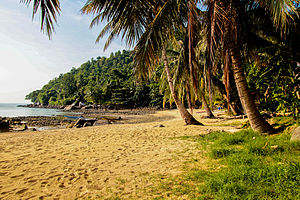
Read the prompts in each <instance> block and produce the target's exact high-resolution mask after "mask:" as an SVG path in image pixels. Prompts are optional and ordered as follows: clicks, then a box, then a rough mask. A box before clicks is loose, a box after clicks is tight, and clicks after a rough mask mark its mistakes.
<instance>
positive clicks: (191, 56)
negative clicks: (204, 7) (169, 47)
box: [188, 0, 215, 118]
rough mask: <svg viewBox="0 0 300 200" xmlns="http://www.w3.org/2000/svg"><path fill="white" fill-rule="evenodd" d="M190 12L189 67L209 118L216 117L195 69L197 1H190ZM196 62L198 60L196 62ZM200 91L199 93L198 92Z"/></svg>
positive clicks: (194, 87)
mask: <svg viewBox="0 0 300 200" xmlns="http://www.w3.org/2000/svg"><path fill="white" fill-rule="evenodd" d="M188 7H189V12H188V38H189V69H190V77H191V80H192V84H193V89H194V92H195V94H196V96H197V97H198V99H199V100H200V99H201V101H202V103H203V106H204V109H205V112H206V114H207V117H208V118H215V116H214V114H213V113H212V111H211V109H210V108H209V106H208V104H207V101H206V99H205V96H204V94H203V93H202V92H201V91H200V90H199V88H198V85H197V84H198V83H199V82H198V80H197V77H196V76H197V75H196V71H195V66H194V63H193V61H194V60H195V51H194V42H193V34H194V33H193V21H194V19H193V11H194V9H195V7H196V3H195V2H192V0H189V2H188ZM195 63H196V62H195ZM198 92H199V93H198Z"/></svg>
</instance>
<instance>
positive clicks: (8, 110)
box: [0, 103, 67, 117]
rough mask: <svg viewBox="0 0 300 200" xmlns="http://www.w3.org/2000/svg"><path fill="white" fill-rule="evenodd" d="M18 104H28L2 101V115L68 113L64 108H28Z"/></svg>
mask: <svg viewBox="0 0 300 200" xmlns="http://www.w3.org/2000/svg"><path fill="white" fill-rule="evenodd" d="M18 105H26V104H24V103H23V104H22V103H19V104H18V103H0V117H21V116H57V115H65V114H67V112H63V111H62V110H59V109H48V108H28V107H18Z"/></svg>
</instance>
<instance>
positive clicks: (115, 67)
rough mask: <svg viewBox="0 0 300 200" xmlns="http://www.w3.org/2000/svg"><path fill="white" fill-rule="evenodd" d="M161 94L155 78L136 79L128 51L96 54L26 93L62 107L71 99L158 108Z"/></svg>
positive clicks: (48, 103)
mask: <svg viewBox="0 0 300 200" xmlns="http://www.w3.org/2000/svg"><path fill="white" fill-rule="evenodd" d="M162 97H163V96H162V95H161V94H160V93H159V84H158V81H155V80H147V81H139V82H138V81H137V80H136V76H135V75H134V69H133V63H132V56H131V52H130V51H126V50H123V51H122V52H120V51H118V52H116V53H111V55H110V57H109V58H106V57H97V58H96V59H93V58H92V59H91V60H90V61H87V62H86V63H83V64H82V65H81V66H80V67H79V68H72V69H71V71H70V72H68V73H65V74H60V75H59V77H57V78H54V79H53V80H51V81H49V82H48V84H46V85H44V86H43V87H42V89H40V90H35V91H33V92H31V93H29V94H28V95H26V97H25V98H26V99H27V100H31V101H32V102H33V103H39V104H42V105H51V106H62V105H69V104H71V103H73V102H74V101H81V102H83V103H86V104H101V105H111V106H117V107H120V108H121V107H125V108H132V107H162V102H163V100H162V99H163V98H162Z"/></svg>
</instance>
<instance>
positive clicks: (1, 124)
mask: <svg viewBox="0 0 300 200" xmlns="http://www.w3.org/2000/svg"><path fill="white" fill-rule="evenodd" d="M8 131H9V121H8V120H6V119H2V118H0V133H1V132H8Z"/></svg>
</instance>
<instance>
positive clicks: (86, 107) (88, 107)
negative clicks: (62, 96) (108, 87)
mask: <svg viewBox="0 0 300 200" xmlns="http://www.w3.org/2000/svg"><path fill="white" fill-rule="evenodd" d="M92 108H94V106H92V105H87V106H84V107H82V108H81V109H82V110H86V109H92Z"/></svg>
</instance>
